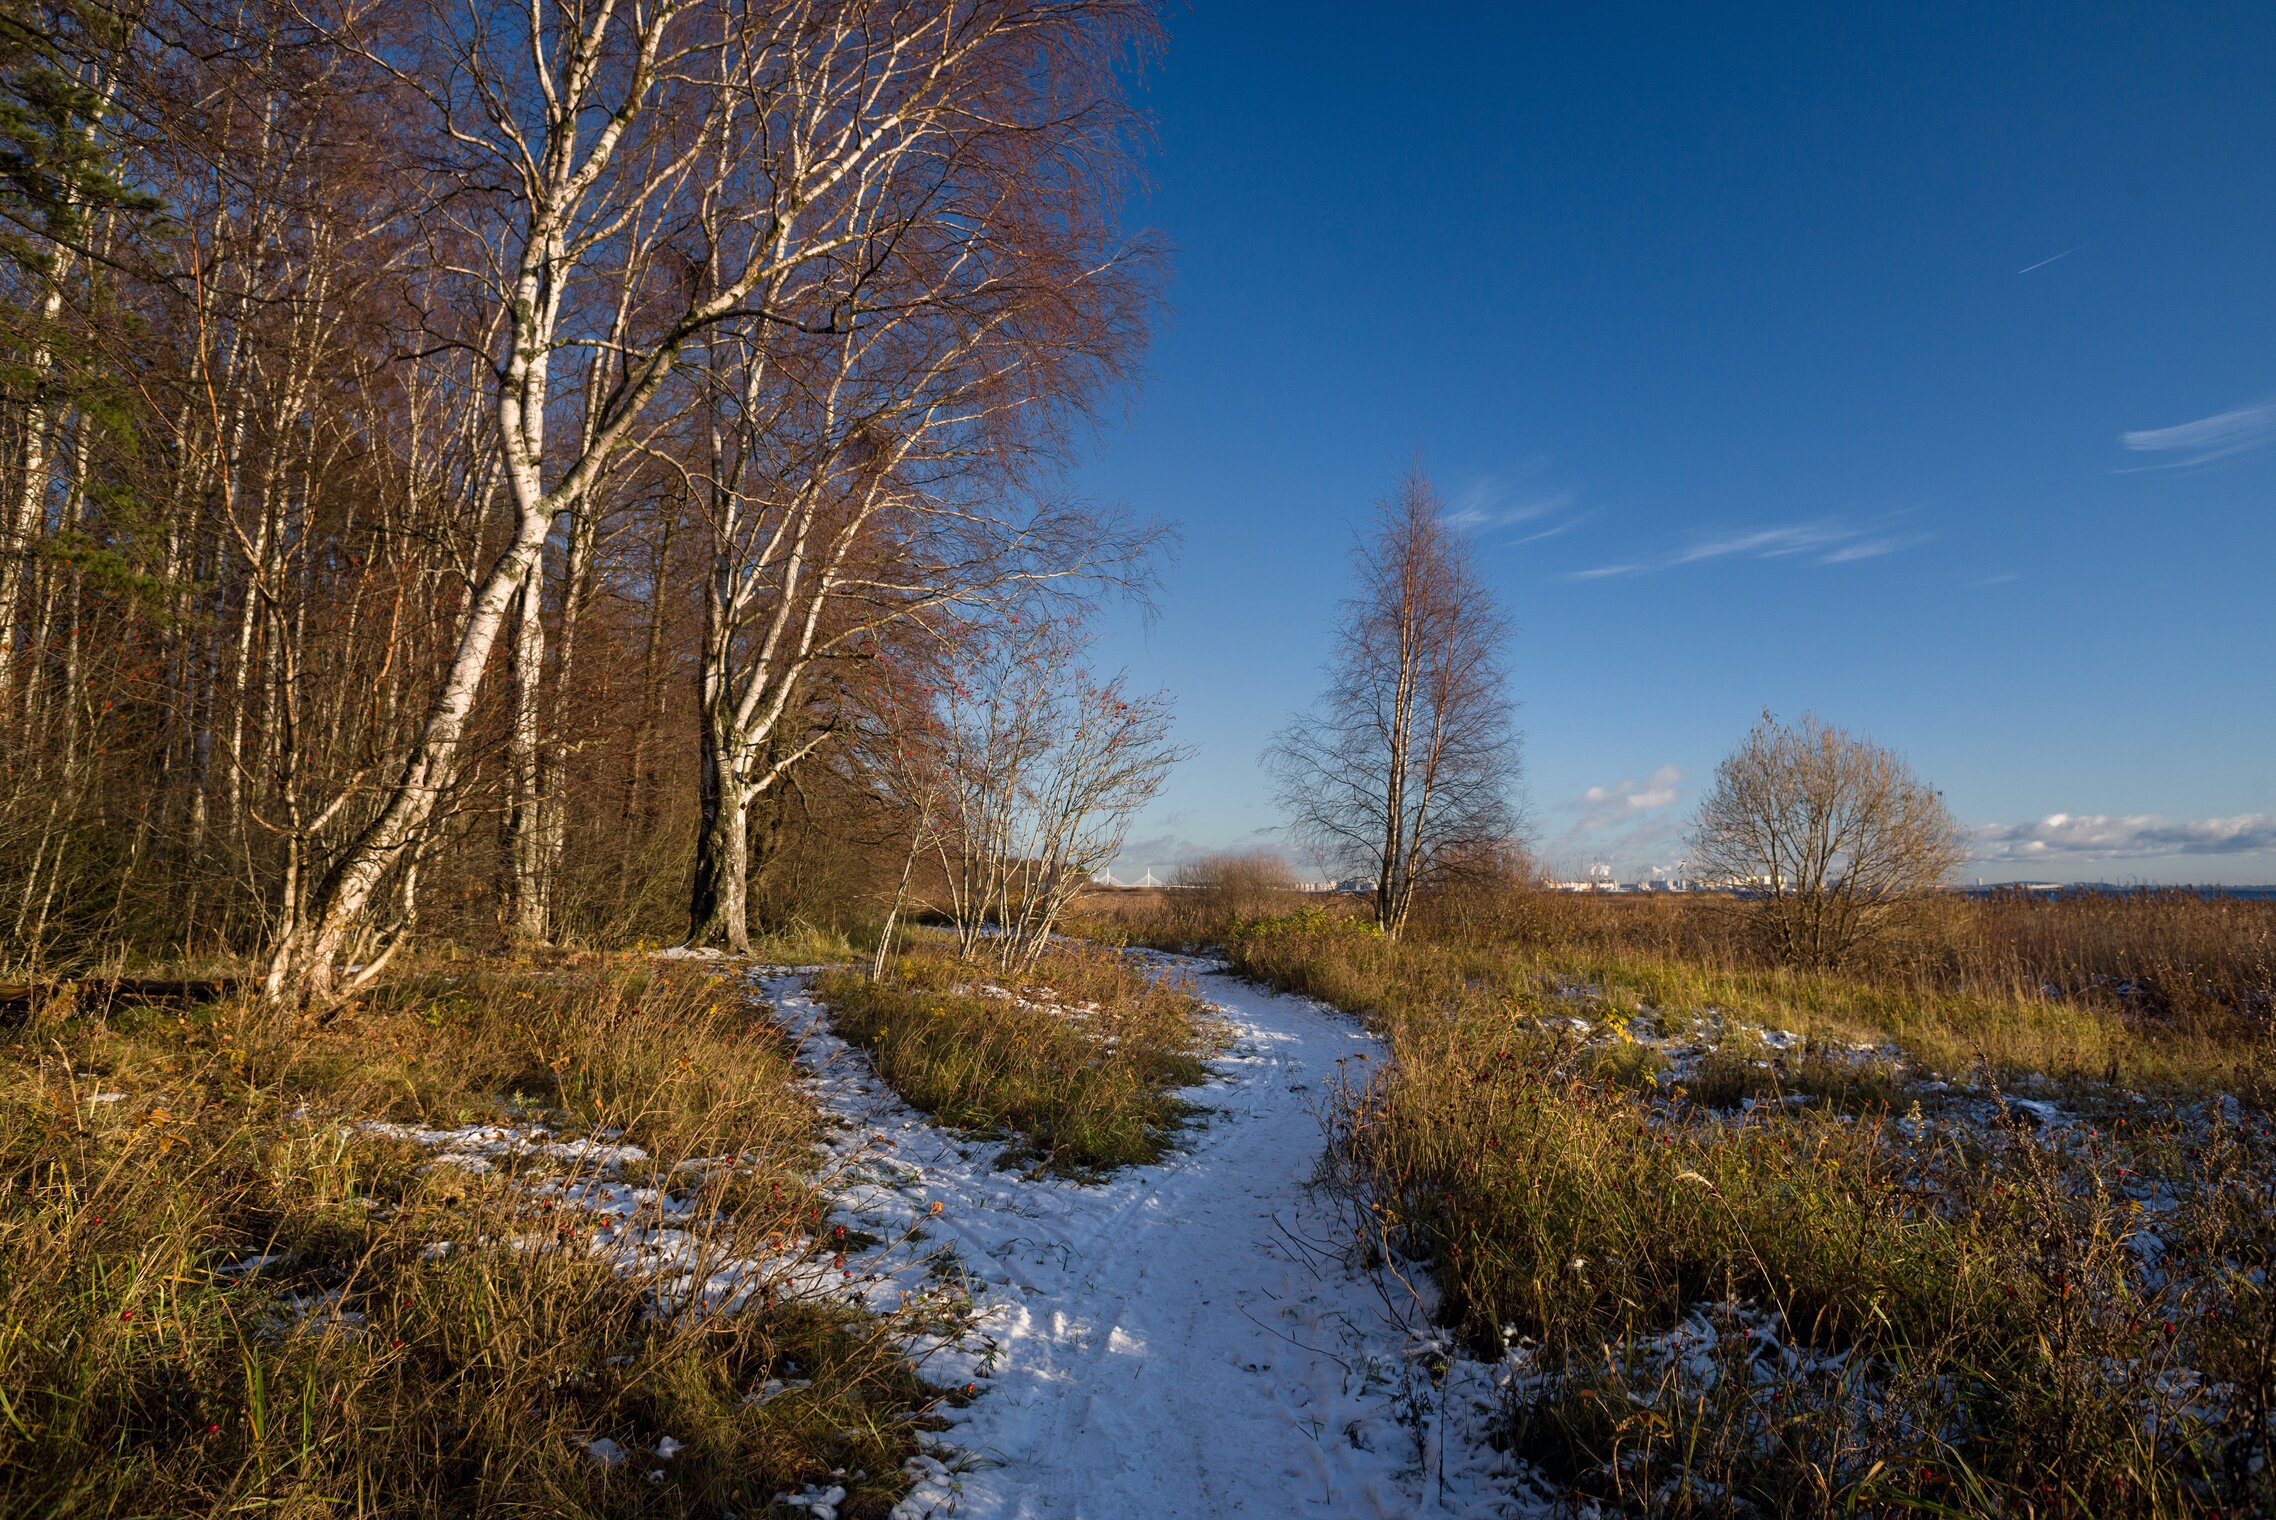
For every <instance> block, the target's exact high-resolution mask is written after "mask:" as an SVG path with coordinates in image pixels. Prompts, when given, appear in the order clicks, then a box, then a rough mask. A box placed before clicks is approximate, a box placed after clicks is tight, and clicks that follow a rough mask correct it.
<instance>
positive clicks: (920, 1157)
mask: <svg viewBox="0 0 2276 1520" xmlns="http://www.w3.org/2000/svg"><path fill="white" fill-rule="evenodd" d="M1157 964H1158V965H1161V966H1164V967H1171V966H1175V967H1181V968H1184V969H1188V970H1196V969H1203V968H1200V967H1198V966H1197V964H1196V963H1194V962H1191V961H1186V960H1182V959H1179V958H1175V957H1161V958H1159V959H1158V961H1157ZM760 988H761V990H762V992H763V993H764V995H765V997H766V999H767V1001H768V1002H769V1003H770V1004H771V1005H772V1006H773V1008H774V1010H775V1016H776V1018H777V1019H778V1021H779V1022H780V1023H781V1024H782V1025H783V1027H784V1028H785V1029H786V1030H787V1031H788V1032H789V1033H791V1034H792V1035H793V1036H794V1037H795V1038H796V1039H797V1041H798V1045H799V1055H800V1059H801V1062H802V1064H804V1065H805V1066H806V1067H807V1068H808V1069H809V1070H810V1071H811V1072H812V1073H813V1076H812V1079H811V1087H812V1090H813V1092H814V1094H815V1096H816V1098H817V1099H818V1101H819V1102H820V1103H821V1104H822V1106H823V1107H824V1108H825V1110H826V1111H828V1112H829V1113H831V1114H833V1115H834V1116H836V1117H837V1119H838V1120H839V1121H840V1123H841V1125H842V1128H840V1129H839V1130H838V1131H837V1132H836V1133H835V1135H834V1136H833V1137H832V1139H831V1142H830V1145H831V1150H832V1152H833V1154H834V1156H835V1158H836V1160H837V1162H838V1167H839V1175H840V1177H841V1178H842V1179H843V1181H844V1187H843V1189H842V1191H841V1192H840V1193H839V1195H838V1199H837V1203H838V1209H839V1213H840V1215H841V1216H842V1217H844V1218H846V1219H848V1220H849V1221H852V1222H854V1223H856V1224H858V1225H859V1226H860V1227H861V1228H862V1229H864V1230H866V1231H869V1232H872V1233H875V1234H878V1235H882V1236H885V1237H888V1238H892V1237H895V1236H897V1235H900V1234H902V1233H904V1232H906V1231H908V1230H910V1229H921V1230H923V1231H925V1232H927V1234H928V1236H929V1239H928V1240H927V1242H926V1246H927V1248H928V1249H932V1250H934V1251H935V1252H937V1255H936V1257H935V1261H934V1270H935V1271H936V1273H938V1274H940V1275H941V1276H942V1277H943V1278H944V1279H945V1280H947V1281H950V1282H953V1283H954V1284H956V1285H957V1286H958V1287H959V1288H961V1289H962V1290H963V1291H965V1292H968V1293H969V1294H970V1295H971V1296H972V1298H973V1301H974V1308H975V1312H976V1315H977V1319H976V1322H975V1324H974V1325H973V1326H972V1328H971V1329H970V1330H968V1331H966V1332H965V1333H962V1334H959V1335H954V1336H949V1337H945V1338H943V1339H941V1340H939V1341H937V1342H936V1343H934V1344H932V1345H930V1346H927V1347H924V1348H922V1350H923V1351H924V1352H926V1353H927V1360H926V1369H927V1372H928V1374H929V1375H930V1376H932V1377H934V1378H935V1379H937V1380H939V1381H941V1382H943V1383H946V1384H947V1385H949V1386H951V1387H957V1388H961V1387H965V1386H969V1387H970V1388H971V1389H972V1391H973V1394H974V1396H973V1397H972V1398H971V1399H970V1401H969V1402H968V1403H966V1404H965V1405H964V1407H962V1408H953V1409H949V1410H946V1411H944V1414H945V1416H946V1418H947V1419H948V1421H949V1422H950V1428H949V1431H948V1433H947V1439H946V1443H945V1444H944V1445H943V1446H941V1447H938V1448H936V1449H935V1450H934V1451H933V1452H932V1453H931V1454H930V1455H928V1456H926V1457H922V1458H919V1459H917V1460H915V1461H913V1462H912V1463H911V1464H910V1465H909V1472H910V1475H911V1476H912V1477H913V1478H914V1479H915V1486H914V1488H913V1489H912V1490H911V1492H910V1494H909V1496H908V1498H907V1499H906V1500H905V1501H904V1502H903V1503H902V1505H901V1506H900V1507H899V1509H898V1510H896V1512H895V1513H896V1515H897V1516H899V1517H901V1520H923V1517H933V1516H950V1515H955V1516H970V1517H1037V1520H1040V1517H1044V1516H1052V1517H1062V1516H1101V1517H1105V1516H1122V1515H1147V1516H1150V1517H1151V1516H1177V1515H1210V1516H1216V1515H1225V1514H1256V1515H1276V1516H1277V1515H1304V1514H1317V1515H1350V1516H1393V1515H1397V1516H1410V1515H1432V1516H1478V1517H1486V1516H1513V1515H1525V1514H1532V1513H1538V1512H1542V1511H1540V1510H1539V1508H1538V1506H1536V1505H1535V1504H1534V1503H1533V1501H1531V1500H1530V1499H1528V1498H1526V1497H1523V1496H1522V1495H1521V1493H1520V1489H1521V1487H1522V1486H1523V1485H1522V1484H1521V1482H1520V1480H1521V1478H1522V1476H1523V1475H1522V1474H1521V1473H1520V1472H1519V1470H1518V1469H1517V1467H1516V1466H1515V1465H1514V1464H1513V1463H1512V1462H1511V1461H1510V1460H1509V1459H1507V1458H1505V1457H1503V1456H1502V1455H1501V1454H1499V1453H1498V1452H1496V1451H1495V1450H1493V1448H1492V1447H1491V1446H1490V1445H1489V1444H1488V1441H1487V1435H1488V1434H1489V1432H1490V1430H1491V1429H1492V1428H1493V1426H1494V1422H1495V1420H1496V1419H1497V1418H1498V1399H1499V1395H1498V1391H1497V1389H1496V1387H1495V1374H1494V1372H1493V1371H1492V1369H1482V1370H1480V1371H1479V1372H1478V1374H1477V1375H1475V1376H1468V1377H1465V1375H1464V1374H1463V1373H1462V1372H1461V1370H1460V1369H1458V1368H1456V1367H1454V1366H1453V1365H1452V1363H1451V1362H1450V1360H1449V1358H1448V1357H1447V1355H1446V1353H1445V1349H1444V1346H1443V1343H1442V1342H1441V1341H1440V1339H1439V1338H1438V1337H1437V1336H1436V1335H1435V1334H1433V1333H1431V1332H1429V1331H1428V1330H1426V1329H1423V1328H1421V1325H1422V1320H1423V1318H1424V1316H1423V1314H1422V1313H1421V1309H1422V1307H1423V1306H1422V1305H1421V1304H1419V1303H1417V1302H1416V1301H1415V1300H1414V1299H1413V1298H1412V1297H1411V1296H1409V1295H1406V1294H1404V1293H1401V1292H1396V1291H1393V1292H1386V1291H1385V1284H1384V1283H1383V1282H1381V1281H1378V1280H1377V1279H1375V1278H1373V1277H1370V1276H1369V1275H1367V1274H1365V1273H1361V1272H1357V1271H1355V1270H1353V1269H1351V1268H1350V1267H1349V1266H1348V1265H1347V1264H1346V1256H1347V1252H1346V1246H1347V1244H1348V1242H1349V1240H1350V1238H1351V1237H1350V1234H1349V1231H1348V1229H1347V1227H1346V1225H1345V1223H1344V1221H1343V1220H1342V1218H1341V1217H1340V1215H1339V1213H1338V1207H1337V1203H1336V1200H1335V1199H1334V1198H1332V1197H1330V1196H1327V1195H1325V1194H1322V1193H1319V1192H1316V1191H1315V1190H1314V1189H1313V1187H1312V1182H1313V1178H1314V1174H1315V1171H1316V1168H1317V1164H1318V1160H1319V1157H1320V1154H1321V1149H1322V1144H1323V1130H1322V1126H1321V1120H1320V1117H1319V1112H1318V1108H1317V1104H1318V1102H1319V1100H1320V1097H1321V1096H1322V1095H1323V1093H1324V1091H1325V1087H1326V1085H1327V1084H1328V1083H1329V1082H1330V1081H1332V1080H1333V1078H1334V1075H1335V1073H1336V1071H1337V1067H1338V1063H1339V1062H1343V1061H1347V1060H1349V1059H1351V1058H1353V1057H1355V1056H1366V1057H1371V1058H1372V1057H1379V1056H1380V1054H1381V1047H1380V1046H1379V1045H1378V1044H1377V1042H1376V1041H1375V1040H1374V1039H1373V1038H1372V1037H1371V1036H1369V1035H1367V1034H1365V1033H1364V1032H1363V1031H1362V1030H1361V1029H1360V1028H1359V1027H1358V1025H1357V1024H1356V1023H1355V1022H1353V1021H1351V1020H1349V1019H1346V1018H1345V1017H1343V1016H1341V1015H1339V1014H1336V1013H1333V1012H1330V1011H1328V1010H1326V1009H1324V1008H1322V1007H1320V1006H1319V1005H1317V1004H1315V1003H1312V1002H1310V1001H1308V1000H1305V999H1301V998H1295V997H1288V996H1283V995H1280V994H1275V993H1270V992H1265V991H1261V990H1259V989H1256V988H1254V987H1251V986H1248V985H1246V984H1244V983H1241V982H1238V981H1235V980H1233V979H1232V978H1230V977H1227V976H1223V975H1219V974H1205V975H1203V976H1202V977H1201V978H1200V980H1199V988H1198V990H1199V992H1200V995H1201V996H1202V997H1203V998H1205V999H1206V1000H1208V1001H1209V1002H1211V1003H1212V1004H1214V1005H1215V1007H1216V1009H1217V1010H1218V1012H1219V1013H1220V1014H1221V1015H1222V1016H1223V1017H1224V1018H1225V1019H1226V1021H1227V1024H1228V1026H1229V1028H1230V1029H1231V1031H1232V1042H1231V1044H1230V1046H1229V1047H1228V1048H1227V1049H1226V1051H1225V1052H1224V1053H1223V1054H1222V1055H1221V1056H1220V1057H1219V1058H1218V1059H1217V1060H1216V1061H1215V1062H1214V1063H1212V1064H1213V1072H1214V1080H1213V1081H1212V1082H1211V1083H1209V1084H1208V1085H1206V1086H1204V1087H1200V1088H1196V1089H1192V1090H1190V1091H1189V1092H1188V1093H1186V1094H1185V1096H1187V1097H1188V1098H1190V1099H1192V1100H1193V1101H1194V1102H1196V1103H1199V1104H1202V1105H1204V1106H1205V1107H1206V1109H1207V1110H1208V1111H1207V1112H1205V1113H1204V1114H1203V1115H1202V1116H1201V1118H1200V1120H1199V1121H1198V1122H1197V1124H1196V1125H1195V1127H1194V1128H1193V1129H1192V1130H1191V1131H1190V1132H1189V1133H1188V1135H1187V1136H1186V1137H1185V1139H1184V1143H1183V1145H1182V1147H1181V1149H1180V1150H1179V1151H1178V1152H1177V1153H1175V1154H1173V1155H1172V1156H1170V1157H1169V1158H1168V1159H1166V1160H1165V1161H1164V1162H1162V1163H1161V1164H1158V1165H1151V1166H1143V1167H1133V1168H1128V1169H1125V1170H1123V1171H1121V1172H1119V1173H1117V1174H1115V1175H1114V1176H1113V1177H1112V1178H1111V1179H1110V1180H1108V1181H1106V1182H1104V1183H1099V1184H1083V1183H1077V1182H1072V1181H1068V1180H1065V1179H1061V1178H1054V1177H1050V1176H1047V1175H1046V1176H1026V1175H1021V1174H1019V1173H1017V1172H1015V1171H1012V1170H1007V1169H1005V1168H1003V1167H1001V1166H999V1165H998V1162H999V1160H1000V1159H1001V1158H1002V1157H1003V1155H1004V1150H1005V1147H1004V1146H1003V1145H1002V1144H1000V1143H997V1142H993V1141H976V1140H972V1139H969V1138H962V1137H958V1136H955V1135H952V1134H950V1133H948V1132H946V1131H944V1130H942V1129H940V1128H939V1127H938V1126H936V1125H934V1124H933V1123H932V1122H930V1121H929V1120H928V1119H927V1118H925V1117H924V1116H923V1115H921V1114H919V1113H918V1112H916V1111H915V1110H914V1109H912V1108H910V1107H909V1106H908V1105H906V1104H905V1103H903V1102H902V1101H901V1100H900V1099H899V1098H898V1097H897V1096H895V1095H894V1094H893V1093H892V1092H891V1090H890V1089H888V1088H887V1087H886V1086H885V1085H884V1084H883V1083H882V1082H881V1081H880V1080H878V1078H877V1077H876V1076H875V1074H874V1073H873V1072H872V1071H871V1069H870V1067H869V1064H868V1062H867V1060H866V1059H865V1058H864V1057H863V1056H862V1055H861V1054H860V1052H858V1051H856V1050H854V1049H853V1048H852V1047H850V1046H848V1045H847V1044H846V1043H845V1042H844V1041H842V1040H840V1039H839V1038H838V1037H837V1036H836V1035H835V1034H833V1033H831V1032H830V1028H829V1023H828V1016H827V1013H826V1012H825V1010H824V1009H822V1008H821V1007H820V1006H819V1005H818V1004H817V1003H816V1002H815V1000H814V999H813V998H812V997H811V996H810V995H809V993H808V991H807V987H806V982H805V979H804V977H802V976H801V975H798V974H795V973H773V974H766V975H762V976H761V978H760ZM936 1206H937V1212H936V1211H935V1210H936ZM819 1497H821V1496H785V1498H784V1500H783V1501H782V1502H790V1503H802V1504H807V1505H809V1506H811V1504H812V1503H813V1502H814V1501H815V1499H817V1498H819Z"/></svg>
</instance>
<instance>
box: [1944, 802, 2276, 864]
mask: <svg viewBox="0 0 2276 1520" xmlns="http://www.w3.org/2000/svg"><path fill="white" fill-rule="evenodd" d="M1972 845H1973V851H1972V853H1973V858H1975V859H1977V860H1980V861H1988V862H2016V863H2023V862H2030V861H2049V862H2052V861H2067V860H2077V861H2087V860H2138V859H2145V858H2149V857H2154V856H2162V855H2248V854H2251V853H2252V852H2254V851H2256V850H2276V813H2239V814H2237V815H2236V816H2235V817H2233V818H2199V819H2193V820H2192V819H2171V818H2161V817H2159V816H2158V815H2156V814H2154V813H2144V814H2140V815H2137V816H2135V817H2132V818H2108V817H2104V816H2102V815H2101V814H2084V813H2050V814H2048V815H2047V816H2046V817H2044V818H2042V819H2040V820H2039V821H2038V822H2036V823H2007V824H2002V823H1994V824H1985V825H1984V826H1983V827H1981V828H1979V829H1976V830H1975V831H1974V838H1973V841H1972Z"/></svg>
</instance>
